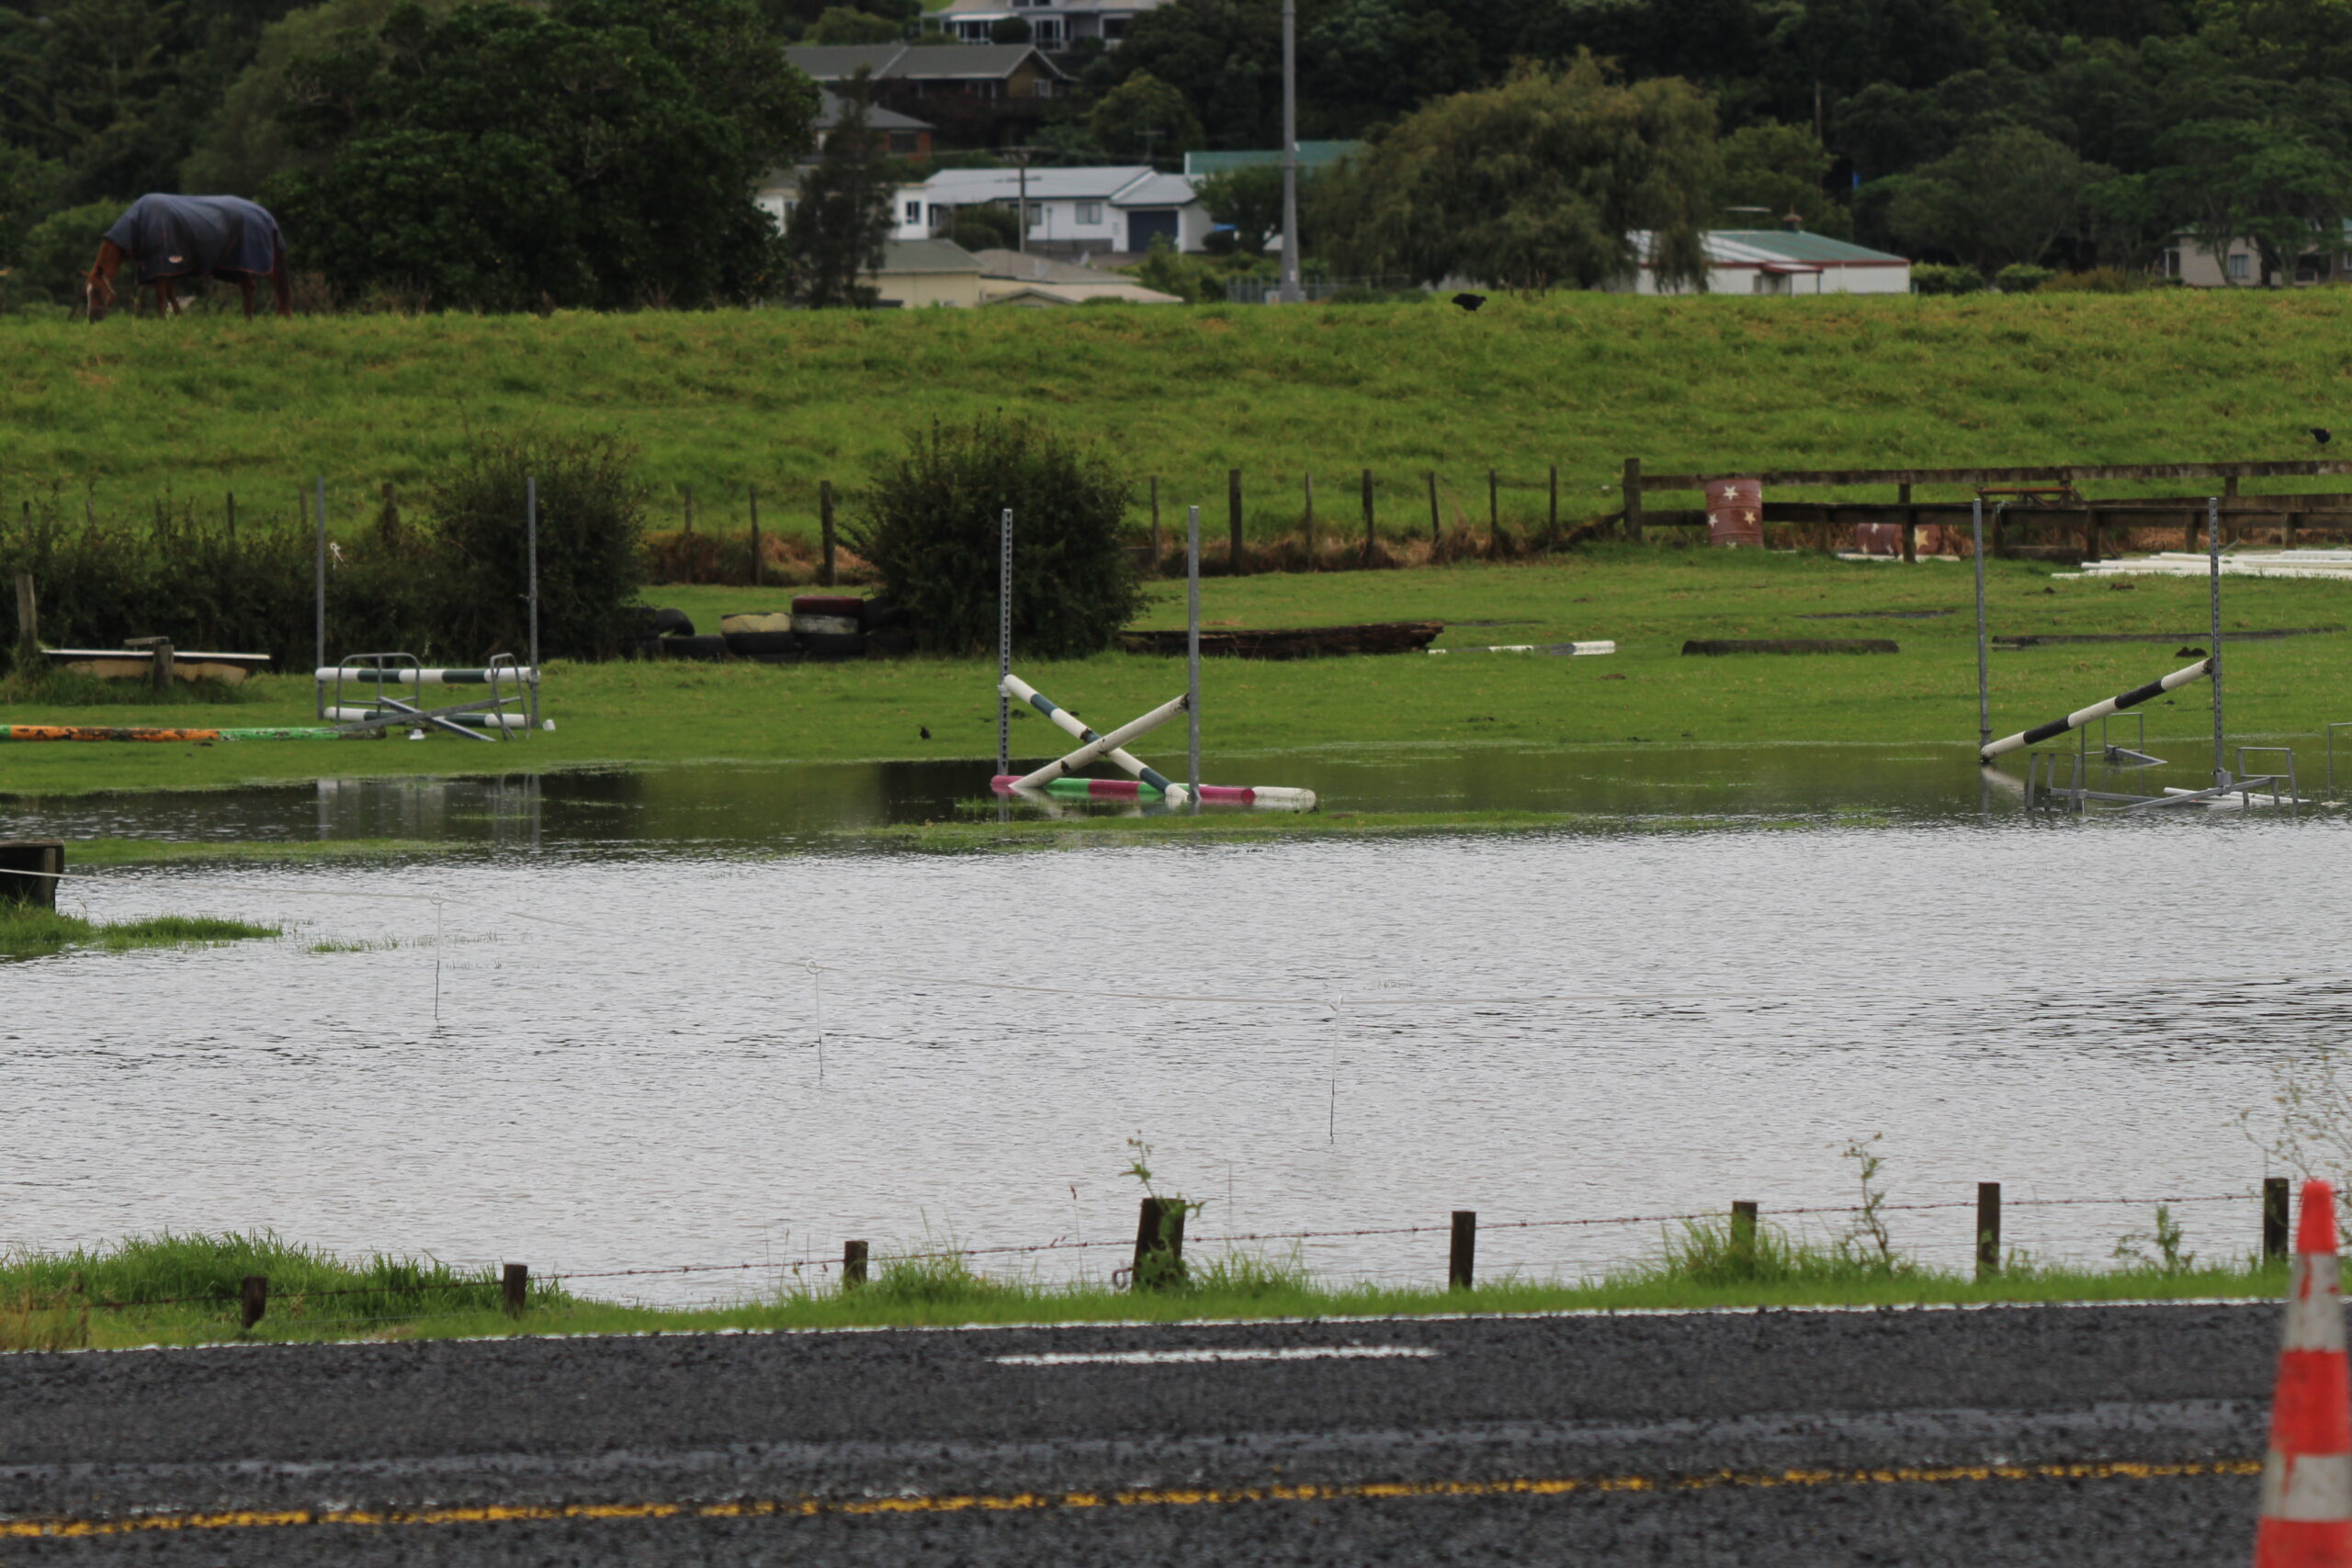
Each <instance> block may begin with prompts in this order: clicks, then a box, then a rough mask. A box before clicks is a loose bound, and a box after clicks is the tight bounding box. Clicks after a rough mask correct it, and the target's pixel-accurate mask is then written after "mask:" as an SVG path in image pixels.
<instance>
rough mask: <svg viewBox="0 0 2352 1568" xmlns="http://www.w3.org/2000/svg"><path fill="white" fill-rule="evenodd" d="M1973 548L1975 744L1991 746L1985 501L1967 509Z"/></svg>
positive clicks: (1991, 713) (1990, 682)
mask: <svg viewBox="0 0 2352 1568" xmlns="http://www.w3.org/2000/svg"><path fill="white" fill-rule="evenodd" d="M1968 525H1969V528H1970V530H1971V532H1972V535H1973V541H1972V542H1973V548H1972V549H1970V551H1969V552H1968V553H1969V558H1970V559H1971V560H1973V562H1974V563H1975V565H1976V744H1977V745H1979V746H1990V745H1991V744H1992V743H1993V691H1992V680H1993V675H1992V666H1991V665H1990V664H1989V663H1987V662H1986V660H1985V498H1984V497H1983V496H1981V495H1980V496H1978V497H1977V498H1976V500H1975V502H1974V504H1973V505H1972V506H1970V508H1969V509H1968Z"/></svg>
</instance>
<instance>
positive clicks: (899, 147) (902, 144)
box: [890, 130, 917, 158]
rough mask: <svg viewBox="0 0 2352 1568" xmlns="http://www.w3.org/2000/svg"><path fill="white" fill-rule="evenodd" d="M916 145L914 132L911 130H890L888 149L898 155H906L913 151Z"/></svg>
mask: <svg viewBox="0 0 2352 1568" xmlns="http://www.w3.org/2000/svg"><path fill="white" fill-rule="evenodd" d="M916 146H917V143H916V141H915V133H914V132H913V131H911V130H894V131H892V132H890V151H891V152H894V153H896V154H898V155H899V157H901V158H903V157H906V156H908V155H909V154H910V153H911V152H914V151H915V149H916Z"/></svg>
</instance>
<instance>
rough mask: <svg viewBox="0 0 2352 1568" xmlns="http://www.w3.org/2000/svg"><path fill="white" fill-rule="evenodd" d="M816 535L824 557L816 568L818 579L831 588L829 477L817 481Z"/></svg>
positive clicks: (831, 484) (831, 502)
mask: <svg viewBox="0 0 2352 1568" xmlns="http://www.w3.org/2000/svg"><path fill="white" fill-rule="evenodd" d="M817 536H818V542H819V544H820V547H822V549H823V551H824V557H825V558H824V560H823V562H822V564H821V565H820V567H819V569H818V570H819V576H818V581H820V582H822V583H823V584H824V585H825V586H826V587H828V588H831V587H832V586H833V481H832V480H831V479H819V480H818V481H817Z"/></svg>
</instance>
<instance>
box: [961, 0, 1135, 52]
mask: <svg viewBox="0 0 2352 1568" xmlns="http://www.w3.org/2000/svg"><path fill="white" fill-rule="evenodd" d="M1164 3H1165V0H948V4H947V6H946V7H945V8H944V9H943V10H941V11H939V12H937V13H935V15H936V17H937V19H938V21H939V23H940V25H941V26H942V27H944V28H946V29H947V30H948V31H949V32H951V33H954V34H955V35H956V37H957V38H959V39H963V40H964V41H965V42H967V43H986V42H988V41H989V39H991V38H993V37H994V36H995V28H996V25H997V24H998V23H999V22H1003V21H1016V20H1017V21H1023V22H1026V23H1028V24H1029V38H1030V40H1031V41H1032V42H1034V43H1035V44H1036V45H1037V47H1038V48H1040V49H1056V50H1058V49H1068V48H1069V46H1070V45H1072V44H1074V43H1076V42H1078V41H1079V40H1080V39H1100V40H1101V41H1102V42H1103V45H1104V46H1105V47H1116V46H1117V44H1118V42H1119V40H1120V39H1124V38H1125V37H1126V36H1127V28H1128V26H1129V25H1130V24H1132V23H1133V22H1134V21H1135V19H1136V17H1140V16H1142V15H1143V14H1144V13H1145V12H1146V11H1148V10H1151V9H1153V8H1155V7H1156V6H1160V5H1162V4H1164Z"/></svg>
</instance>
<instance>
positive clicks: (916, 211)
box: [907, 201, 922, 223]
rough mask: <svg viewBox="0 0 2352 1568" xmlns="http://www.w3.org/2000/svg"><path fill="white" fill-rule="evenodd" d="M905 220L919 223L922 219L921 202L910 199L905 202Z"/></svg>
mask: <svg viewBox="0 0 2352 1568" xmlns="http://www.w3.org/2000/svg"><path fill="white" fill-rule="evenodd" d="M907 221H908V222H910V223H920V222H922V202H920V201H910V202H909V203H907Z"/></svg>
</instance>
